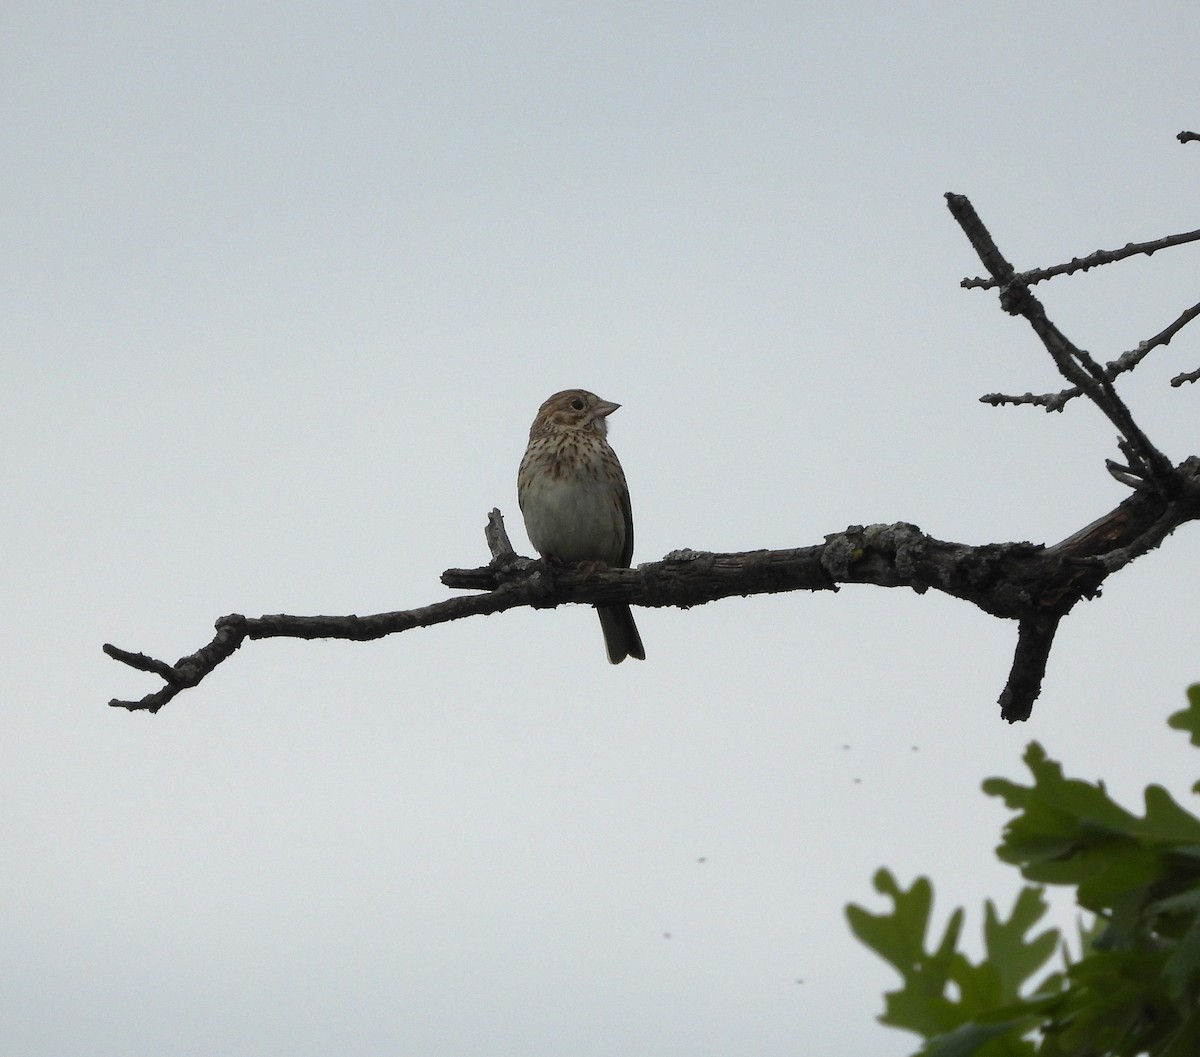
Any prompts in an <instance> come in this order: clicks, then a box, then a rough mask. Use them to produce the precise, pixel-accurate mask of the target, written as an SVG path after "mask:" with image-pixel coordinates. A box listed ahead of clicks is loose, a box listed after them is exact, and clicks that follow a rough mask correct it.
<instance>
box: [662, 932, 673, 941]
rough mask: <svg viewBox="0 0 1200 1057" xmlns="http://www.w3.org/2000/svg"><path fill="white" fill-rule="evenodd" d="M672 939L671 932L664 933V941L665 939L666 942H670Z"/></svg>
mask: <svg viewBox="0 0 1200 1057" xmlns="http://www.w3.org/2000/svg"><path fill="white" fill-rule="evenodd" d="M670 938H671V934H670V933H669V932H664V933H663V939H664V940H669V939H670Z"/></svg>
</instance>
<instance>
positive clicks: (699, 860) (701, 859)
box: [696, 855, 708, 862]
mask: <svg viewBox="0 0 1200 1057" xmlns="http://www.w3.org/2000/svg"><path fill="white" fill-rule="evenodd" d="M696 862H708V856H707V855H701V856H700V858H699V859H697V860H696Z"/></svg>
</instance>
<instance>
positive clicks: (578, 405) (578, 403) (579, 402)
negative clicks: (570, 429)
mask: <svg viewBox="0 0 1200 1057" xmlns="http://www.w3.org/2000/svg"><path fill="white" fill-rule="evenodd" d="M571 407H572V408H574V409H575V410H576V411H582V410H583V397H581V396H577V397H575V399H574V400H572V401H571Z"/></svg>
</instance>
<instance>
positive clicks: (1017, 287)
mask: <svg viewBox="0 0 1200 1057" xmlns="http://www.w3.org/2000/svg"><path fill="white" fill-rule="evenodd" d="M946 204H947V205H948V206H949V208H950V212H951V214H952V215H953V216H954V219H955V220H957V221H958V223H959V226H960V227H961V228H962V229H963V233H964V234H965V235H966V236H967V239H968V240H969V241H970V243H971V245H972V247H973V248H974V249H975V252H976V253H977V254H978V255H979V259H980V261H982V262H983V266H984V268H986V269H987V271H988V272H989V273H990V274H991V276H992V277H993V278H994V279H996V280H997V283H998V285H999V287H1000V307H1001V308H1003V309H1004V311H1006V312H1008V313H1009V314H1010V315H1019V316H1022V317H1024V318H1025V320H1026V321H1028V323H1029V325H1030V326H1031V327H1033V331H1034V333H1035V334H1037V336H1038V337H1039V338H1040V339H1041V341H1042V344H1043V345H1044V346H1045V348H1046V351H1047V352H1049V353H1050V357H1051V359H1053V360H1054V365H1055V366H1056V367H1057V368H1058V371H1059V374H1061V375H1062V376H1063V377H1064V378H1065V379H1066V380H1067V381H1068V382H1070V383H1072V384H1073V385H1074V386H1076V387H1077V388H1079V389H1080V390H1082V391H1083V392H1084V393H1085V394H1086V395H1087V397H1088V399H1090V400H1091V401H1092V403H1094V404H1095V405H1096V407H1098V408H1099V409H1100V411H1101V412H1103V414H1104V415H1105V416H1106V417H1107V418H1108V419H1109V421H1110V422H1112V423H1113V425H1114V426H1116V427H1117V429H1118V430H1119V431H1120V433H1121V436H1122V437H1124V438H1125V439H1126V440H1127V441H1128V442H1129V445H1130V451H1131V452H1132V453H1133V459H1134V461H1135V462H1136V464H1137V465H1136V466H1134V467H1133V469H1134V470H1136V471H1137V472H1138V473H1139V474H1140V475H1141V476H1143V477H1145V478H1147V479H1148V480H1151V481H1153V482H1154V484H1155V486H1156V487H1158V488H1159V489H1161V490H1163V491H1164V493H1165V492H1170V491H1172V490H1174V489H1177V488H1178V487H1179V482H1178V481H1177V480H1176V478H1175V472H1174V467H1173V466H1172V465H1171V463H1170V462H1169V461H1168V459H1167V457H1166V456H1165V455H1163V453H1162V452H1160V451H1159V450H1158V449H1157V448H1155V447H1154V445H1152V444H1151V443H1150V441H1149V439H1148V438H1147V437H1146V435H1145V434H1144V433H1143V432H1142V430H1141V428H1140V427H1139V426H1138V425H1137V423H1136V422H1134V420H1133V416H1132V415H1131V414H1130V412H1129V408H1128V407H1126V406H1125V402H1124V401H1123V400H1122V399H1121V398H1120V397H1119V396H1118V395H1117V392H1116V390H1115V389H1114V388H1113V385H1112V381H1111V380H1110V379H1109V378H1107V377H1106V376H1105V373H1104V369H1103V368H1102V367H1101V366H1100V365H1099V364H1098V363H1096V361H1095V360H1094V359H1093V358H1092V356H1091V355H1090V354H1089V353H1088V352H1086V351H1085V350H1083V349H1080V348H1078V347H1076V346H1075V345H1074V344H1073V343H1072V342H1071V341H1069V340H1068V338H1067V336H1066V335H1065V334H1063V332H1062V331H1061V330H1059V329H1058V327H1056V326H1055V325H1054V323H1052V322H1051V321H1050V318H1049V317H1048V316H1047V315H1046V309H1045V308H1044V307H1043V305H1042V303H1041V301H1039V300H1038V299H1037V297H1036V296H1034V294H1033V293H1032V292H1031V291H1030V290H1029V288H1028V287H1027V286H1025V285H1024V284H1023V283H1021V282H1020V281H1019V280H1018V279H1017V278H1016V272H1015V271H1014V269H1013V266H1012V265H1011V264H1009V263H1008V261H1007V260H1006V259H1005V257H1004V255H1003V254H1002V253H1001V252H1000V250H999V248H998V247H997V246H996V243H995V242H994V241H993V239H992V236H991V233H990V232H989V231H988V230H987V228H986V227H985V226H984V224H983V221H982V220H980V219H979V215H978V214H977V213H976V212H975V207H974V206H972V205H971V202H970V200H969V199H968V198H967V197H966V196H965V195H958V194H953V193H950V194H947V195H946Z"/></svg>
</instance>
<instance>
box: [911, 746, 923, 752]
mask: <svg viewBox="0 0 1200 1057" xmlns="http://www.w3.org/2000/svg"><path fill="white" fill-rule="evenodd" d="M912 751H913V752H920V751H921V746H920V745H914V746H913V747H912Z"/></svg>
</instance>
